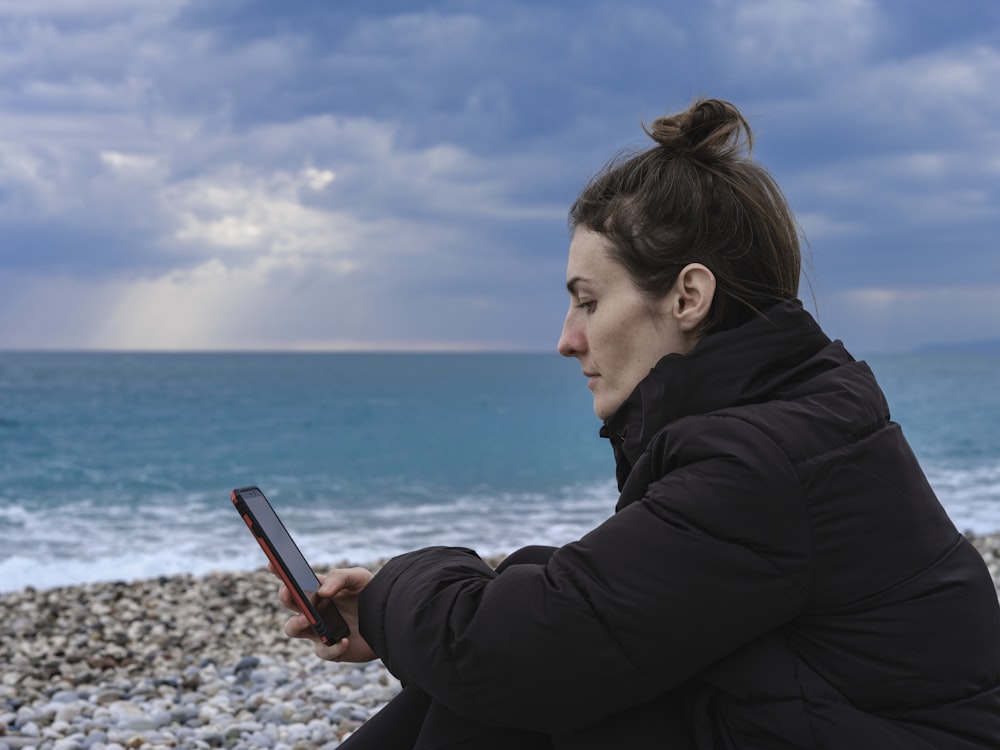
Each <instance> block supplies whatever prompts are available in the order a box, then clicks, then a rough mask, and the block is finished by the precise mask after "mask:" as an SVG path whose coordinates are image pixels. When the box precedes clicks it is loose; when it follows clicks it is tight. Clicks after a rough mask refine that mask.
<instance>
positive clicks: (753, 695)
mask: <svg viewBox="0 0 1000 750" xmlns="http://www.w3.org/2000/svg"><path fill="white" fill-rule="evenodd" d="M605 432H606V434H607V435H608V436H609V437H610V438H611V441H612V445H613V446H614V449H615V456H616V459H617V465H618V479H619V485H620V487H621V490H622V493H621V499H620V501H619V504H618V509H617V513H615V515H614V516H612V517H611V518H609V519H608V520H607V521H606V522H605V523H603V524H602V525H601V526H599V527H598V528H597V529H595V530H594V531H592V532H591V533H589V534H587V535H586V536H584V537H583V538H582V539H580V540H579V541H577V542H574V543H572V544H568V545H566V546H565V547H562V548H561V549H559V550H556V551H555V553H554V554H553V556H552V557H551V559H550V561H549V562H548V564H547V565H512V566H510V567H509V568H507V569H506V570H505V571H504V572H503V573H502V574H500V575H497V574H496V573H494V571H492V570H491V569H490V568H489V567H488V566H487V565H486V564H485V563H483V562H482V561H481V560H480V559H479V558H478V557H477V556H476V555H475V554H474V553H472V552H471V551H468V550H461V549H450V548H431V549H427V550H422V551H419V552H415V553H411V554H409V555H404V556H402V557H399V558H396V559H394V560H392V561H391V562H389V563H388V565H386V566H385V568H384V569H383V570H382V571H381V572H380V573H379V574H378V575H377V576H376V577H375V578H374V579H373V581H372V582H371V584H369V586H368V588H367V589H366V590H365V591H364V593H363V594H362V597H361V610H360V618H361V631H362V634H363V635H364V636H365V638H366V639H367V640H368V642H369V643H370V644H371V646H372V647H373V648H374V650H375V651H376V652H377V653H378V654H379V655H380V656H381V657H382V659H383V660H384V662H385V664H386V665H387V666H388V668H389V669H390V670H391V671H392V672H393V673H394V674H396V675H397V676H398V677H399V678H400V679H401V680H403V681H404V682H407V683H408V682H412V683H415V684H417V685H419V686H420V687H421V688H423V689H424V690H425V691H426V692H428V693H430V694H431V695H432V696H434V697H435V698H437V699H438V700H440V701H442V702H443V703H445V704H446V705H448V706H449V707H451V708H452V709H453V710H455V711H456V712H458V713H460V714H464V715H467V716H469V717H475V718H478V719H480V720H482V721H484V722H486V723H493V724H497V725H506V726H516V727H524V728H528V729H535V730H540V731H544V732H547V733H550V734H551V735H553V738H554V742H555V745H556V747H566V748H587V747H614V748H645V747H650V748H653V747H658V748H659V747H663V748H740V750H747V749H748V748H772V749H773V748H796V749H797V750H800V749H802V748H817V749H818V748H824V749H835V750H836V749H840V748H845V749H849V750H867V748H873V749H876V748H877V749H879V750H888V749H890V748H899V750H921V749H927V750H929V749H930V748H936V749H939V750H940V749H942V748H947V749H955V750H959V749H968V750H972V748H976V749H981V748H1000V608H998V605H997V595H996V591H995V590H994V587H993V584H992V581H991V579H990V576H989V573H988V572H987V570H986V567H985V565H984V564H983V562H982V560H981V558H980V557H979V555H978V554H977V553H976V551H975V550H974V549H973V548H972V547H971V545H969V544H968V543H967V542H966V540H965V539H964V538H963V537H962V536H961V535H960V534H959V533H958V532H957V531H956V530H955V528H954V526H953V525H952V523H951V522H950V521H949V520H948V518H947V516H946V515H945V513H944V511H943V510H942V508H941V506H940V505H939V503H938V501H937V500H936V498H935V496H934V494H933V492H932V490H931V489H930V487H929V486H928V484H927V482H926V480H925V478H924V476H923V473H922V472H921V470H920V468H919V466H918V465H917V462H916V460H915V458H914V456H913V454H912V453H911V451H910V449H909V447H908V445H907V444H906V442H905V440H904V439H903V436H902V434H901V432H900V430H899V427H898V426H897V425H896V424H894V423H892V422H891V421H890V420H889V413H888V408H887V406H886V404H885V400H884V397H883V395H882V393H881V391H880V390H879V388H878V386H877V384H876V383H875V380H874V378H873V376H872V374H871V372H870V370H869V369H868V367H867V366H866V365H865V364H864V363H860V362H855V361H853V360H852V358H851V357H850V355H849V354H847V352H846V351H845V350H844V349H843V347H842V346H841V345H840V343H839V342H830V340H829V339H828V338H827V337H826V336H825V335H824V334H823V333H822V331H821V330H820V329H819V328H818V326H816V324H815V323H814V322H813V320H812V318H811V317H810V316H809V315H808V314H807V313H806V312H804V311H803V310H802V308H801V306H800V305H798V303H788V304H785V305H780V306H778V307H776V308H774V309H772V310H771V311H770V312H769V315H768V318H767V319H758V320H755V321H753V322H751V323H748V324H746V325H745V326H743V327H741V328H739V329H736V330H734V331H729V332H725V333H721V334H716V335H712V336H708V337H706V338H705V339H703V340H702V341H701V342H700V343H699V345H698V346H697V347H696V348H695V350H694V351H692V352H691V353H690V354H688V355H686V356H678V355H672V356H669V357H666V358H665V359H664V360H662V361H661V362H660V363H659V364H658V365H657V367H656V368H655V369H654V370H653V371H652V372H651V373H650V375H649V376H648V377H647V378H646V379H645V380H644V381H643V382H642V383H641V384H640V386H639V387H638V388H637V389H636V391H635V393H633V394H632V396H631V397H630V398H629V400H628V401H627V402H626V403H625V404H624V405H623V406H622V408H621V409H620V410H619V412H618V413H617V414H616V415H615V416H614V417H613V418H612V419H611V420H609V422H608V424H607V425H606V426H605Z"/></svg>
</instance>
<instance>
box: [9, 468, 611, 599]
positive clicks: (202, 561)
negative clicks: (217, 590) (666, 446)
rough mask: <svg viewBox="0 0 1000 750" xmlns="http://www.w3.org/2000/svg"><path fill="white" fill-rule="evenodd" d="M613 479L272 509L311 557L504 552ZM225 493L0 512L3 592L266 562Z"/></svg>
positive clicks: (606, 505)
mask: <svg viewBox="0 0 1000 750" xmlns="http://www.w3.org/2000/svg"><path fill="white" fill-rule="evenodd" d="M616 497H617V493H616V491H615V488H614V486H613V484H612V483H610V482H609V483H607V484H599V485H595V486H585V487H577V488H568V489H566V490H563V491H561V492H559V493H556V494H555V495H553V496H546V495H543V494H538V493H523V494H518V493H509V494H499V495H497V494H482V495H475V494H467V495H463V496H460V497H457V498H455V499H454V501H453V502H444V501H440V502H433V503H422V504H417V505H404V504H397V505H393V504H389V505H385V506H381V507H375V508H369V509H366V508H362V507H354V508H347V509H344V508H337V507H334V506H332V505H331V506H323V505H319V506H318V507H317V506H310V507H302V506H294V505H291V506H288V507H279V512H280V515H281V516H282V518H283V519H284V521H285V524H286V525H287V526H288V528H289V530H290V531H291V532H292V535H293V536H294V537H295V539H296V541H297V542H298V544H299V546H300V548H301V549H302V552H303V554H304V555H305V556H306V558H307V559H309V560H310V561H311V562H313V563H314V564H317V565H323V564H336V563H340V562H345V561H347V562H351V563H368V562H372V561H375V560H378V559H382V558H386V557H390V556H392V555H396V554H399V553H401V552H405V551H408V550H411V549H416V548H419V547H425V546H429V545H438V544H442V545H453V546H465V547H472V548H474V549H476V550H477V551H479V552H480V553H481V554H483V555H492V554H502V553H506V552H509V551H511V550H512V549H516V548H518V547H522V546H525V545H528V544H551V545H561V544H564V543H566V542H569V541H572V540H573V539H576V538H578V537H579V536H581V535H582V534H584V533H586V532H587V531H588V530H590V529H591V528H593V527H594V526H595V525H597V524H598V523H600V521H601V520H602V519H603V518H606V517H607V516H608V515H610V514H611V512H612V511H613V509H614V504H615V500H616ZM228 506H229V503H228V501H227V500H226V498H222V499H221V500H219V499H218V498H215V499H214V502H212V503H211V504H208V503H206V502H205V498H204V497H203V496H201V495H198V496H191V497H188V498H186V499H184V500H183V501H181V502H178V501H174V502H169V503H168V502H165V501H163V500H162V499H161V500H160V501H155V502H154V501H151V502H149V503H147V504H146V505H145V506H144V507H143V509H142V510H141V511H137V510H134V509H133V510H127V509H125V508H123V507H122V506H120V505H115V504H108V505H106V506H99V505H95V504H93V503H89V502H84V503H78V504H75V505H68V506H63V507H61V508H60V511H59V513H58V514H53V513H52V512H51V511H35V510H32V509H30V508H27V507H25V506H23V505H16V504H14V505H7V506H4V507H3V508H2V510H0V549H2V550H4V552H6V553H8V554H2V555H0V591H11V590H16V589H20V588H23V587H24V586H29V585H30V586H34V587H36V588H40V589H42V588H52V587H55V586H61V585H66V584H78V583H86V582H89V581H98V580H134V579H138V578H148V577H155V576H158V575H170V574H174V573H184V572H189V573H205V572H209V571H212V570H250V569H254V568H259V567H261V566H263V565H264V564H265V562H266V560H265V557H264V555H263V553H262V552H261V551H260V549H258V547H257V545H256V544H254V542H253V540H252V539H251V537H250V535H249V534H248V533H247V532H246V530H245V527H244V526H243V524H242V523H241V522H240V520H239V517H238V516H237V515H236V513H235V512H234V511H233V510H232V508H231V507H228Z"/></svg>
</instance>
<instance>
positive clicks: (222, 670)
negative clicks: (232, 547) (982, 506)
mask: <svg viewBox="0 0 1000 750" xmlns="http://www.w3.org/2000/svg"><path fill="white" fill-rule="evenodd" d="M968 536H969V539H970V540H971V542H972V544H973V545H974V546H975V547H976V549H977V550H979V552H980V554H981V555H982V556H983V560H984V561H985V562H986V565H987V567H988V568H989V570H990V573H991V574H992V576H993V580H994V583H995V585H996V586H997V590H998V595H1000V534H992V535H985V536H973V535H971V534H970V535H968ZM492 562H494V563H495V562H496V561H492ZM371 567H372V569H374V568H376V567H377V565H376V566H371ZM275 592H276V585H275V581H274V578H273V577H272V576H271V575H270V574H268V573H267V572H266V571H263V570H258V571H254V572H251V573H213V574H209V575H206V576H200V577H196V576H192V575H178V576H169V577H168V576H162V577H159V578H155V579H149V580H144V581H135V582H132V583H128V584H126V583H123V582H120V581H112V582H103V583H91V584H85V585H82V586H73V587H64V588H57V589H50V590H44V591H39V590H36V589H34V588H31V587H28V588H26V589H23V590H22V591H18V592H13V593H9V594H2V595H0V664H2V665H3V676H2V680H0V750H27V749H28V748H34V750H160V749H161V748H177V747H183V748H192V749H193V750H210V749H211V748H231V747H240V748H274V749H275V750H317V748H318V749H319V750H332V749H333V748H336V747H337V746H338V745H340V743H341V742H342V740H343V739H344V738H346V737H348V736H349V735H350V734H351V733H352V732H354V730H356V729H357V728H358V727H359V726H360V725H361V724H363V723H364V722H365V721H366V720H367V719H368V718H369V717H370V716H371V715H372V714H373V713H375V712H376V711H378V710H379V709H381V708H382V706H384V705H385V704H386V703H387V702H389V701H390V700H391V699H392V698H393V696H395V695H396V693H397V692H399V690H400V685H399V682H398V680H396V678H394V677H393V676H392V675H391V674H389V672H388V671H387V670H386V669H385V667H384V666H383V665H382V664H381V662H372V663H370V664H334V663H332V662H325V661H322V660H320V659H317V658H316V657H315V655H314V654H313V651H312V647H311V645H310V644H308V643H306V642H304V641H299V640H295V639H291V638H287V637H286V636H285V635H284V633H283V631H282V626H283V623H284V620H285V618H286V613H285V612H284V611H282V610H281V609H280V607H279V606H278V604H277V598H276V596H275Z"/></svg>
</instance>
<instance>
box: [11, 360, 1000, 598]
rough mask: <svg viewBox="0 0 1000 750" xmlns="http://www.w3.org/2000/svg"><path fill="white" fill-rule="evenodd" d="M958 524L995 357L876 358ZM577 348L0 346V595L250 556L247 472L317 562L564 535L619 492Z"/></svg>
mask: <svg viewBox="0 0 1000 750" xmlns="http://www.w3.org/2000/svg"><path fill="white" fill-rule="evenodd" d="M869 361H870V362H871V364H872V366H873V368H874V369H875V371H876V373H877V374H878V375H879V377H880V380H881V381H882V384H883V387H884V389H885V390H886V393H887V396H888V397H889V400H890V405H891V406H892V407H893V415H894V418H895V419H896V420H897V421H899V422H900V423H901V424H902V425H903V428H904V431H905V432H906V434H907V436H908V437H909V438H910V441H911V443H912V445H913V447H914V450H915V451H916V452H917V455H918V456H919V457H920V458H921V460H922V462H923V464H924V469H925V471H926V473H927V474H928V477H929V478H930V480H931V482H932V484H933V485H934V486H935V489H937V491H938V493H939V496H940V497H941V499H942V502H943V503H944V504H945V507H946V508H948V510H949V512H950V513H951V515H952V517H953V518H954V519H955V521H956V524H957V525H958V526H959V527H960V528H962V529H970V530H974V531H978V532H988V531H995V530H998V529H1000V427H998V426H997V425H998V423H1000V419H998V418H997V417H998V416H1000V395H998V394H1000V388H998V386H1000V357H998V356H996V355H994V356H988V355H981V356H965V355H920V356H906V357H901V356H893V357H872V358H870V360H869ZM598 428H599V423H598V421H597V420H596V418H595V417H594V415H593V412H592V410H591V399H590V394H589V393H588V392H587V390H586V387H585V382H584V380H583V378H582V377H581V376H580V374H579V367H578V365H577V364H576V362H575V361H568V360H564V359H562V358H560V357H558V356H556V355H543V354H431V355H414V354H120V353H87V354H84V353H0V480H2V481H0V591H2V590H10V589H14V588H19V587H22V586H25V585H29V584H31V585H35V586H38V587H48V586H55V585H60V584H63V583H77V582H82V581H88V580H98V579H106V578H134V577H141V576H147V575H158V574H166V573H175V572H196V573H197V572H204V571H206V570H210V569H246V568H253V567H258V566H259V565H261V564H262V563H263V558H262V556H261V553H260V551H259V550H258V549H257V548H256V546H255V545H254V544H253V542H252V540H251V539H250V537H249V535H248V534H247V533H246V531H245V529H244V527H243V526H242V524H241V523H240V521H239V518H238V517H237V515H236V513H235V512H234V511H233V510H232V508H231V505H230V503H229V491H230V489H232V488H233V487H236V486H242V485H246V484H257V485H259V486H260V487H261V488H262V489H263V490H264V492H265V493H266V494H267V495H268V496H269V497H270V499H271V500H272V502H273V504H274V505H275V506H276V507H277V508H278V510H279V513H281V515H282V516H283V518H284V519H285V521H286V523H287V525H288V526H289V527H290V529H291V530H292V532H293V534H294V535H295V536H296V538H297V539H298V540H299V543H300V546H301V547H302V548H303V551H304V552H305V554H306V555H307V557H309V558H310V559H311V560H313V561H315V562H316V563H332V562H338V561H341V560H351V561H355V562H363V561H369V560H372V559H375V558H377V557H382V556H386V555H391V554H395V553H398V552H400V551H404V550H406V549H411V548H413V547H417V546H423V545H427V544H438V543H443V544H460V545H465V546H472V547H475V548H477V549H479V550H480V551H482V552H484V553H490V552H502V551H505V550H509V549H511V548H513V547H517V546H522V545H524V544H529V543H549V544H560V543H564V542H567V541H570V540H572V539H574V538H576V537H578V536H579V535H580V534H582V533H584V532H585V531H586V530H588V529H589V528H591V527H592V526H593V525H595V524H597V523H599V522H600V520H601V519H603V518H604V517H606V516H607V515H608V514H609V513H610V512H611V511H612V509H613V507H614V503H615V500H616V497H617V493H616V491H615V487H614V483H613V474H614V471H613V463H612V459H611V451H610V449H609V447H608V445H607V443H606V442H605V441H603V440H601V439H600V438H599V437H598V435H597V431H598Z"/></svg>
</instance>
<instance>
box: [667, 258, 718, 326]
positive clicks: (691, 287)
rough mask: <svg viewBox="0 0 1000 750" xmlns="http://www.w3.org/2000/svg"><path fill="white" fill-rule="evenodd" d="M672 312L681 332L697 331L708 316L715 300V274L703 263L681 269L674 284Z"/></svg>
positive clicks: (690, 264) (671, 295)
mask: <svg viewBox="0 0 1000 750" xmlns="http://www.w3.org/2000/svg"><path fill="white" fill-rule="evenodd" d="M669 298H670V299H671V301H672V305H671V307H672V310H671V312H672V313H673V315H674V318H675V319H676V320H677V323H678V325H679V326H680V329H681V331H683V332H684V333H690V332H691V331H694V330H697V328H698V326H699V325H701V322H702V321H703V320H704V319H705V318H706V317H707V316H708V312H709V310H710V309H711V308H712V300H713V299H715V274H714V273H712V272H711V271H710V270H709V269H708V268H707V267H705V266H703V265H702V264H701V263H689V264H688V265H686V266H684V268H682V269H681V272H680V273H679V274H678V275H677V281H675V282H674V288H673V290H672V294H670V295H669Z"/></svg>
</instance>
